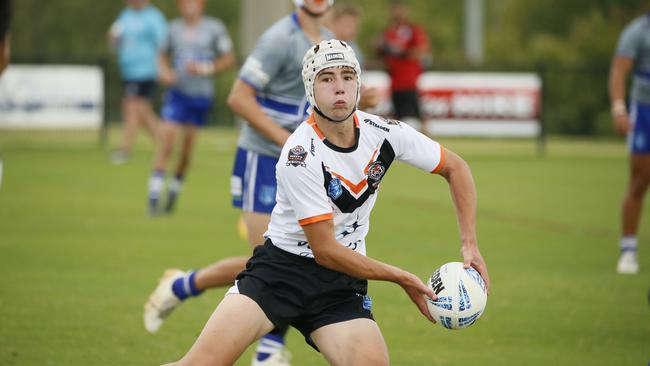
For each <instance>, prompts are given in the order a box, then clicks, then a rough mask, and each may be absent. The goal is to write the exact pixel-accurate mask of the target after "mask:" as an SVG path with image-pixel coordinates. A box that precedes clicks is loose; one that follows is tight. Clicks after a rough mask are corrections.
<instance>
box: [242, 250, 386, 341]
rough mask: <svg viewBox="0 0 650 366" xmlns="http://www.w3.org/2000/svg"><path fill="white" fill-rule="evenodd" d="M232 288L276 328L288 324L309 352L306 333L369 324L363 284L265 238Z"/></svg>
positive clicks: (369, 313)
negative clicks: (360, 320) (358, 321)
mask: <svg viewBox="0 0 650 366" xmlns="http://www.w3.org/2000/svg"><path fill="white" fill-rule="evenodd" d="M236 286H237V288H238V290H239V293H240V294H242V295H246V296H248V297H250V298H251V299H253V300H254V301H255V302H256V303H257V304H258V305H259V306H260V307H261V308H262V310H263V311H264V313H265V314H266V316H267V317H268V318H269V320H270V321H271V322H272V323H273V325H275V326H276V328H282V327H286V326H288V325H291V326H293V327H294V328H296V329H298V330H299V331H300V332H301V333H302V334H303V335H304V336H305V340H306V341H307V343H308V344H309V345H311V346H312V347H314V348H316V346H315V345H314V343H313V342H312V340H311V338H310V337H309V335H310V334H311V333H312V332H313V331H314V330H316V329H318V328H320V327H322V326H325V325H328V324H334V323H339V322H343V321H346V320H352V319H358V318H366V319H372V320H374V318H373V316H372V311H371V307H372V301H371V300H370V297H369V296H368V295H367V292H368V281H366V280H360V279H358V278H354V277H350V276H348V275H346V274H343V273H341V272H337V271H333V270H331V269H327V268H325V267H323V266H321V265H319V264H318V263H316V261H315V260H314V259H312V258H305V257H300V256H298V255H295V254H291V253H289V252H286V251H284V250H282V249H279V248H278V247H276V246H275V245H273V243H271V241H270V240H267V241H266V243H264V245H260V246H258V247H256V248H255V251H254V252H253V256H252V257H251V259H249V260H248V263H246V269H245V270H244V271H243V272H241V273H240V274H239V276H237V282H236ZM316 349H318V348H316Z"/></svg>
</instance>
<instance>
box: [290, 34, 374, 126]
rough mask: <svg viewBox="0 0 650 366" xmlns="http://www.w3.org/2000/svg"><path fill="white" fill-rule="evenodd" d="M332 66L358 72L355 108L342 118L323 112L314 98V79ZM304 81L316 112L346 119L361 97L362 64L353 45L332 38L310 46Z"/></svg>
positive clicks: (304, 62)
mask: <svg viewBox="0 0 650 366" xmlns="http://www.w3.org/2000/svg"><path fill="white" fill-rule="evenodd" d="M330 67H349V68H351V69H353V70H354V72H355V73H356V74H357V98H356V101H355V103H354V108H352V112H350V114H349V115H348V116H347V117H345V118H343V119H341V120H336V119H333V118H331V117H328V116H326V115H325V114H324V113H323V112H321V110H320V108H318V105H317V104H316V99H315V98H314V81H315V80H316V76H317V75H318V74H319V73H320V72H321V71H323V70H325V69H327V68H330ZM302 82H303V84H304V85H305V95H306V96H307V101H308V102H309V104H311V105H312V106H313V107H314V112H316V113H317V114H318V115H319V116H321V117H324V118H326V119H327V120H329V121H332V122H343V121H345V120H346V119H348V118H349V117H350V116H351V115H352V113H354V112H355V111H356V109H357V106H358V105H359V99H360V97H361V95H360V90H361V66H360V65H359V60H357V56H356V55H355V54H354V50H353V49H352V47H350V46H349V45H348V44H347V43H345V42H343V41H339V40H338V39H330V40H329V41H322V42H320V43H319V44H317V45H315V46H314V47H312V48H310V49H309V51H307V53H305V57H303V59H302Z"/></svg>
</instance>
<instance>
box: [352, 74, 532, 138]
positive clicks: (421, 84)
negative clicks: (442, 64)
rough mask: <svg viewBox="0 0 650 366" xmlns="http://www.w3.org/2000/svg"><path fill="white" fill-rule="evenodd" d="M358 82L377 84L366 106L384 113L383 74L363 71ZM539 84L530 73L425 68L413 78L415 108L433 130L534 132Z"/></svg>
mask: <svg viewBox="0 0 650 366" xmlns="http://www.w3.org/2000/svg"><path fill="white" fill-rule="evenodd" d="M362 82H363V84H364V85H365V86H374V87H376V88H378V89H379V90H380V95H381V101H380V102H379V104H378V106H377V107H376V108H374V109H373V110H370V112H371V113H377V114H380V115H386V116H388V115H390V114H391V113H392V110H393V106H392V102H391V98H390V78H389V77H388V75H387V74H386V73H385V72H383V71H369V72H366V73H365V74H364V77H363V80H362ZM541 88H542V83H541V79H540V78H539V76H538V75H537V74H534V73H505V72H499V73H486V72H425V73H423V74H422V75H421V76H420V77H419V78H418V82H417V89H418V98H419V104H420V114H421V115H422V118H423V119H424V120H425V121H426V122H427V124H426V126H427V131H428V132H429V133H431V134H432V135H433V136H493V137H536V136H539V134H540V133H541V122H540V112H541V91H542V89H541Z"/></svg>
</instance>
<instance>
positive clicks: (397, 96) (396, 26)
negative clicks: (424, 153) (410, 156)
mask: <svg viewBox="0 0 650 366" xmlns="http://www.w3.org/2000/svg"><path fill="white" fill-rule="evenodd" d="M390 15H391V22H390V24H389V25H388V27H387V28H386V29H385V30H384V32H383V33H382V35H381V37H380V38H379V40H378V46H377V51H378V53H379V55H380V56H381V57H382V58H383V60H384V64H385V66H386V69H387V71H388V74H389V75H390V78H391V92H392V99H393V107H394V108H395V118H397V119H399V120H402V121H405V122H407V123H412V124H413V125H414V126H418V125H419V128H420V131H422V132H425V133H426V126H425V125H424V124H423V122H422V120H421V118H420V107H419V102H418V94H417V79H418V77H419V76H420V74H422V70H423V63H425V62H426V61H427V60H428V59H429V57H430V55H429V53H430V52H431V47H430V45H429V40H428V38H427V35H426V33H425V32H424V30H423V29H422V27H420V26H419V25H417V24H414V23H413V22H411V21H410V20H409V7H408V5H407V4H406V2H404V1H403V0H393V1H392V3H391V6H390Z"/></svg>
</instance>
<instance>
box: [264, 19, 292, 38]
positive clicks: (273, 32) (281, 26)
mask: <svg viewBox="0 0 650 366" xmlns="http://www.w3.org/2000/svg"><path fill="white" fill-rule="evenodd" d="M295 27H296V25H295V24H294V21H293V19H292V17H291V15H287V16H284V17H282V18H280V19H279V20H278V21H276V22H275V23H273V24H272V25H271V26H270V27H269V28H267V29H266V31H264V33H262V36H261V37H260V39H284V40H286V37H287V36H288V35H289V34H291V33H292V32H293V31H294V30H295Z"/></svg>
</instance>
